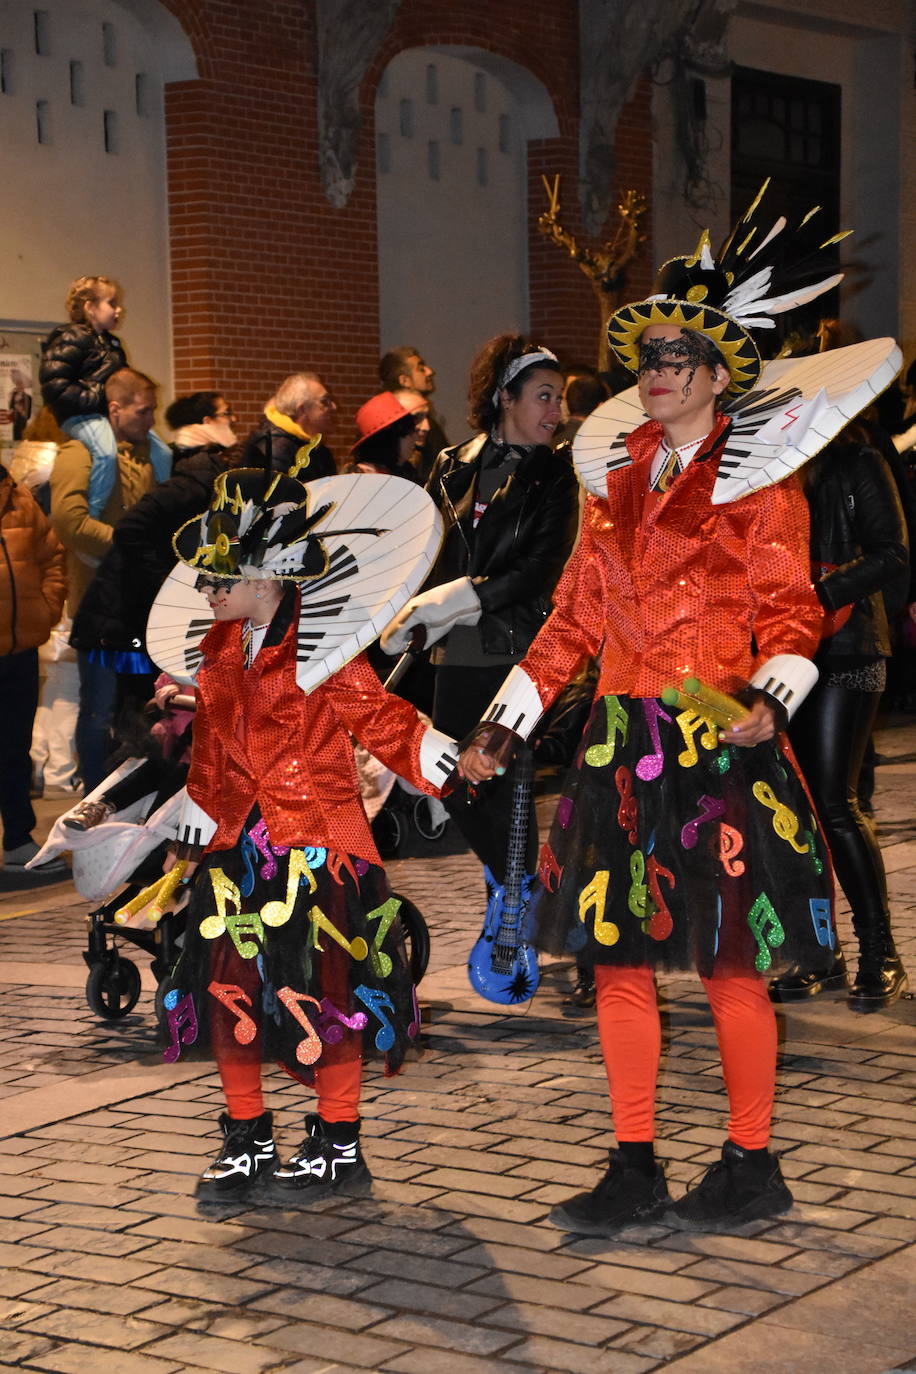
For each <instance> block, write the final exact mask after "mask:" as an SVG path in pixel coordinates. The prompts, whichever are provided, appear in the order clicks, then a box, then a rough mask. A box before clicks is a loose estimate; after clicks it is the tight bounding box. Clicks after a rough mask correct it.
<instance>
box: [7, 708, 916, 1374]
mask: <svg viewBox="0 0 916 1374" xmlns="http://www.w3.org/2000/svg"><path fill="white" fill-rule="evenodd" d="M879 749H880V751H881V753H882V755H883V756H885V758H886V759H887V760H888V761H887V762H885V763H883V764H882V766H881V767H880V768H879V770H878V781H879V790H878V805H877V810H878V817H879V822H880V826H881V835H882V842H883V844H884V852H885V859H886V861H887V867H888V872H889V876H890V883H891V890H892V897H893V910H894V913H895V918H896V927H897V932H898V935H899V937H900V939H899V943H900V946H901V951H902V953H903V954H904V958H905V959H906V960H907V962H908V965H909V968H910V969H911V970H912V971H913V974H914V984H916V820H914V817H913V797H914V793H916V788H914V779H916V724H910V723H909V722H902V723H898V724H897V725H896V727H895V728H891V729H888V730H887V731H885V732H884V733H883V734H882V735H881V737H880V740H879ZM430 854H431V855H432V857H430V858H421V859H407V860H402V861H400V862H398V863H396V864H393V865H390V866H389V871H390V873H391V877H392V882H393V885H394V886H395V887H396V888H397V889H398V890H399V891H401V892H403V893H405V894H406V895H408V896H410V897H412V898H413V899H414V900H415V901H416V902H417V904H418V905H419V906H420V908H421V909H422V910H423V911H424V912H425V913H426V915H427V918H428V920H429V923H430V926H431V929H432V934H433V959H432V964H431V972H430V973H429V974H428V976H427V978H426V979H425V980H424V983H423V985H422V988H421V1000H422V1001H423V1002H424V1003H425V1004H426V1005H427V1006H429V1008H430V1010H431V1016H432V1019H431V1022H430V1023H429V1024H428V1026H427V1027H426V1028H425V1040H426V1045H427V1049H426V1053H425V1054H424V1056H423V1058H422V1059H421V1060H420V1061H419V1062H417V1063H412V1064H411V1065H410V1066H409V1069H408V1071H407V1072H406V1073H405V1074H404V1075H402V1076H401V1077H399V1078H397V1079H394V1080H385V1079H383V1078H380V1077H378V1076H375V1075H374V1074H373V1075H372V1076H371V1077H370V1078H369V1082H368V1088H367V1092H366V1096H365V1116H364V1135H365V1143H366V1153H367V1156H368V1158H369V1161H370V1164H371V1167H372V1170H373V1174H374V1176H375V1184H374V1188H373V1193H372V1196H371V1198H369V1199H366V1200H361V1201H346V1200H343V1201H340V1202H333V1201H330V1202H325V1203H322V1204H318V1205H317V1206H316V1207H314V1208H310V1209H308V1210H302V1211H299V1210H288V1211H283V1210H278V1209H274V1208H270V1207H266V1206H247V1207H244V1208H243V1207H235V1208H226V1209H225V1211H224V1212H223V1213H222V1214H216V1219H214V1214H212V1213H211V1214H208V1215H207V1216H202V1215H201V1214H199V1212H198V1211H197V1209H196V1206H195V1203H194V1200H193V1198H192V1196H191V1193H192V1189H193V1186H194V1182H195V1180H196V1177H197V1174H198V1172H199V1170H200V1168H201V1166H202V1163H203V1161H205V1160H206V1158H207V1157H208V1156H209V1154H210V1153H211V1152H212V1150H213V1145H214V1142H215V1137H214V1135H213V1129H214V1121H215V1117H216V1115H217V1113H218V1111H219V1109H220V1104H221V1097H220V1093H219V1089H218V1086H217V1080H216V1078H215V1077H214V1075H213V1074H212V1073H210V1072H207V1071H206V1066H203V1065H200V1064H191V1065H179V1066H178V1067H177V1068H170V1067H168V1066H166V1065H165V1064H163V1062H162V1060H161V1058H159V1057H158V1056H157V1054H155V1053H154V1052H152V1051H151V1049H150V1045H151V1033H152V1025H153V1018H152V981H151V979H149V978H148V977H147V978H146V980H145V985H146V988H147V990H146V991H145V992H144V994H143V996H142V997H141V1001H140V1003H139V1004H138V1007H137V1009H136V1011H135V1012H134V1013H133V1014H131V1015H130V1016H128V1017H127V1018H125V1019H124V1020H123V1021H121V1022H117V1023H112V1022H101V1021H99V1020H98V1019H97V1018H96V1017H95V1016H94V1015H93V1014H92V1013H91V1012H90V1011H89V1009H88V1007H87V1005H86V1002H85V999H84V996H83V985H84V982H85V972H86V970H85V966H84V964H83V962H82V958H81V951H82V949H83V947H84V944H85V927H84V922H83V914H84V911H85V903H83V902H82V901H81V900H80V899H78V898H77V897H76V896H75V895H74V893H73V891H72V889H71V888H70V887H69V886H68V885H66V884H56V885H54V886H51V887H46V888H43V889H40V890H35V891H31V892H25V893H21V892H20V893H12V894H9V893H8V894H0V993H2V1003H0V1006H2V1009H3V1013H4V1014H3V1017H2V1020H0V1040H2V1041H3V1044H4V1050H5V1053H4V1062H3V1068H2V1070H0V1081H2V1082H3V1083H4V1085H5V1087H6V1096H5V1101H4V1112H3V1136H4V1139H2V1140H0V1266H3V1267H2V1268H0V1370H7V1369H28V1370H44V1371H62V1372H65V1374H66V1372H70V1374H96V1372H97V1370H98V1369H99V1368H103V1369H105V1370H106V1371H111V1374H177V1371H183V1370H188V1371H208V1370H212V1371H221V1372H225V1374H272V1372H273V1371H280V1370H283V1371H285V1372H286V1374H330V1372H331V1371H334V1374H348V1371H356V1370H359V1371H363V1374H365V1372H366V1371H373V1370H374V1371H385V1372H386V1374H388V1371H391V1372H392V1374H393V1372H395V1371H397V1372H398V1374H535V1372H536V1374H546V1371H551V1374H553V1372H555V1371H562V1372H564V1374H565V1372H566V1371H569V1374H641V1371H648V1370H655V1369H659V1368H663V1367H664V1368H665V1369H674V1370H677V1371H678V1372H679V1374H701V1372H702V1374H717V1371H722V1372H723V1374H724V1372H725V1371H729V1374H731V1372H732V1371H740V1374H757V1372H758V1371H761V1374H762V1372H763V1371H766V1372H767V1374H771V1372H774V1374H775V1371H780V1372H782V1371H785V1372H786V1374H788V1372H789V1371H791V1372H792V1374H795V1371H797V1370H801V1369H804V1370H806V1371H808V1372H809V1374H821V1372H822V1371H823V1374H827V1372H828V1371H829V1374H834V1372H835V1371H836V1370H837V1369H842V1370H843V1371H844V1374H877V1372H878V1371H890V1370H904V1369H906V1370H911V1371H916V1315H914V1309H913V1294H914V1291H916V1289H914V1281H916V1163H914V1151H913V1144H914V1141H916V1105H914V1087H916V1037H914V1034H913V1026H914V1022H916V1010H914V1009H916V1003H914V1002H913V1001H912V1000H909V999H907V1000H904V1001H901V1002H900V1003H899V1004H898V1005H897V1006H895V1007H894V1008H892V1009H891V1010H890V1011H889V1012H887V1013H886V1014H881V1015H874V1016H868V1017H863V1016H856V1015H854V1014H853V1013H851V1012H849V1011H848V1010H847V1008H846V1005H845V1002H844V1001H843V999H842V998H841V997H839V996H832V997H829V998H827V997H825V998H819V999H816V1000H815V1001H814V1002H812V1003H811V1004H810V1005H809V1006H803V1007H801V1008H799V1009H793V1008H791V1007H789V1008H783V1009H781V1010H780V1024H781V1027H782V1065H781V1070H780V1076H779V1098H778V1102H777V1126H776V1139H775V1145H776V1148H777V1149H779V1150H780V1151H782V1152H783V1169H784V1172H785V1174H786V1177H787V1179H788V1180H789V1181H790V1185H791V1187H792V1190H793V1193H794V1195H795V1199H796V1205H795V1207H794V1208H793V1210H792V1212H791V1213H789V1214H788V1215H787V1216H786V1217H785V1218H782V1219H780V1220H779V1221H777V1222H773V1223H763V1222H761V1223H755V1224H752V1225H749V1226H747V1227H745V1228H744V1229H743V1231H742V1233H741V1234H740V1235H734V1236H685V1235H683V1234H678V1233H672V1232H670V1231H668V1230H667V1229H666V1228H665V1227H662V1226H652V1227H646V1228H643V1229H642V1230H639V1231H635V1230H631V1231H629V1232H627V1233H626V1234H625V1237H624V1238H623V1239H617V1240H612V1241H601V1240H574V1239H572V1240H571V1239H569V1238H567V1237H566V1236H564V1235H563V1234H562V1233H561V1232H559V1231H556V1230H555V1229H554V1228H553V1227H551V1226H550V1225H549V1223H548V1222H547V1220H546V1217H547V1213H548V1211H549V1210H550V1208H551V1206H552V1205H553V1204H554V1203H555V1202H556V1201H558V1200H559V1199H561V1198H563V1197H565V1196H568V1195H569V1193H570V1192H571V1191H575V1190H576V1189H578V1188H581V1187H590V1186H592V1184H593V1183H594V1182H595V1181H596V1179H597V1177H598V1174H599V1172H600V1171H601V1169H602V1168H603V1163H604V1161H605V1155H606V1150H607V1147H608V1144H609V1121H608V1110H607V1092H606V1086H605V1082H604V1074H603V1069H602V1064H601V1057H600V1052H599V1049H598V1044H597V1036H596V1032H595V1024H594V1019H593V1016H592V1015H591V1014H590V1013H585V1014H581V1015H577V1016H570V1015H569V1014H568V1009H567V1008H564V1007H563V1004H562V997H563V994H564V992H565V991H566V990H567V988H568V986H569V983H570V977H571V970H570V965H569V964H568V963H567V962H564V961H554V962H553V963H549V964H548V965H547V967H546V968H545V970H544V978H543V984H542V990H541V991H540V992H539V994H538V996H537V999H536V1000H535V1003H534V1004H533V1006H532V1007H531V1009H530V1010H528V1011H527V1012H525V1011H522V1012H513V1013H507V1014H500V1013H497V1012H496V1009H495V1008H494V1007H492V1006H490V1005H488V1004H487V1003H484V1002H482V1001H480V1000H479V999H478V998H476V997H475V996H474V995H473V994H472V993H471V991H470V988H469V987H468V985H467V982H466V977H465V971H464V964H465V960H466V958H467V954H468V950H469V948H470V944H471V942H472V941H473V939H474V938H476V935H477V933H478V930H479V927H480V922H481V914H482V902H481V896H482V887H481V882H480V878H479V876H478V873H477V870H476V867H475V864H474V862H473V860H472V859H470V858H469V857H467V856H463V855H457V856H451V857H439V858H437V857H435V854H436V851H435V849H434V848H431V849H430ZM841 933H844V934H848V919H847V917H846V915H845V914H844V915H842V916H841ZM138 961H139V962H141V963H144V964H145V962H146V961H145V957H144V956H143V955H139V956H138ZM663 995H664V998H665V1002H666V1007H667V1016H666V1045H665V1058H664V1064H663V1074H662V1082H661V1095H660V1122H659V1125H660V1131H659V1134H660V1138H661V1150H660V1152H661V1153H662V1155H663V1156H664V1157H665V1158H666V1159H667V1161H668V1162H669V1168H668V1172H669V1181H670V1183H671V1186H672V1191H673V1192H675V1193H679V1192H680V1191H681V1190H682V1189H683V1188H684V1187H685V1186H687V1185H688V1184H690V1183H691V1182H692V1181H693V1180H695V1179H696V1178H697V1177H698V1176H699V1175H700V1174H701V1173H702V1172H703V1170H704V1169H705V1167H706V1166H707V1165H708V1164H709V1163H710V1162H711V1161H712V1160H713V1159H714V1158H716V1157H717V1156H718V1152H719V1148H720V1145H721V1141H722V1138H723V1132H724V1118H725V1112H724V1100H723V1094H722V1091H721V1085H720V1079H719V1074H718V1068H717V1056H716V1051H715V1045H714V1038H713V1034H712V1029H711V1023H710V1019H709V1016H708V1012H707V1008H706V1003H705V999H704V998H703V996H702V992H701V991H700V989H699V985H698V984H697V983H696V982H695V981H694V980H692V979H688V978H677V979H669V980H667V981H666V982H665V983H664V985H663ZM269 1088H270V1092H269V1105H270V1106H272V1107H273V1108H274V1110H275V1111H276V1113H277V1116H278V1126H279V1131H278V1135H279V1140H280V1145H281V1151H282V1150H283V1149H284V1148H286V1149H287V1150H288V1149H289V1147H290V1145H291V1144H293V1143H297V1142H298V1138H299V1136H300V1134H301V1120H300V1116H301V1112H302V1110H303V1107H302V1090H301V1089H299V1088H298V1087H297V1086H296V1085H295V1084H293V1083H291V1082H290V1081H289V1080H288V1079H285V1078H284V1077H283V1076H282V1075H280V1074H275V1075H273V1076H272V1077H271V1079H270V1082H269Z"/></svg>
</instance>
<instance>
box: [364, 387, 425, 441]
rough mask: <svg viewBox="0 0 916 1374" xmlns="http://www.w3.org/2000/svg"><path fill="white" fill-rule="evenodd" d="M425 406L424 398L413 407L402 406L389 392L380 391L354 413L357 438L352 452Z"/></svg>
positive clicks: (419, 399) (419, 397)
mask: <svg viewBox="0 0 916 1374" xmlns="http://www.w3.org/2000/svg"><path fill="white" fill-rule="evenodd" d="M427 404H428V402H427V401H426V399H425V397H422V396H418V397H417V399H416V401H415V402H414V404H413V405H411V406H409V407H408V406H403V405H402V404H401V402H400V401H398V400H397V399H396V398H395V397H394V396H393V395H392V393H391V392H390V391H380V392H379V393H378V395H377V396H370V397H369V399H368V401H366V403H365V404H364V405H361V406H360V408H359V410H358V411H357V412H356V428H357V429H358V430H359V438H358V439H357V441H356V443H355V444H354V445H353V449H354V451H355V450H356V449H358V448H359V446H360V444H361V443H362V442H363V441H364V440H365V439H371V437H372V435H373V434H378V433H379V431H380V430H383V429H387V428H388V427H389V425H396V424H397V422H398V421H399V420H404V419H406V417H407V416H408V415H412V414H413V413H414V411H417V410H423V409H424V407H425V406H426V405H427Z"/></svg>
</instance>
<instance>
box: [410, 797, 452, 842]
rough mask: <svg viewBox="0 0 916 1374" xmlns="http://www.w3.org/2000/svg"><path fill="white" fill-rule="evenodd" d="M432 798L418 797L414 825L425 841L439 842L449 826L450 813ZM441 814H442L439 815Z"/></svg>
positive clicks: (414, 809) (414, 808)
mask: <svg viewBox="0 0 916 1374" xmlns="http://www.w3.org/2000/svg"><path fill="white" fill-rule="evenodd" d="M434 800H435V799H434V798H432V797H417V800H416V801H415V802H414V804H413V823H414V825H415V826H416V827H417V831H418V833H419V834H420V835H422V836H423V838H424V840H438V839H439V837H440V836H441V835H443V834H444V833H445V827H446V826H447V825H448V812H447V811H446V809H445V807H444V806H443V805H442V803H441V802H436V803H435V804H434ZM437 813H441V814H437Z"/></svg>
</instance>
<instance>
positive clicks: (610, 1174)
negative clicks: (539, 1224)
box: [549, 1150, 671, 1236]
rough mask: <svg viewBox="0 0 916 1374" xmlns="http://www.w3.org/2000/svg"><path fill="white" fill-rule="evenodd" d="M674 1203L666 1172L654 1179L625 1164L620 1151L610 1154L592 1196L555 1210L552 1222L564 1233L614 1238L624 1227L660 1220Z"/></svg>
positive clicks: (579, 1195)
mask: <svg viewBox="0 0 916 1374" xmlns="http://www.w3.org/2000/svg"><path fill="white" fill-rule="evenodd" d="M670 1202H671V1195H670V1194H669V1192H668V1184H667V1183H666V1181H665V1171H664V1169H663V1168H662V1166H661V1165H660V1164H659V1163H656V1165H655V1176H654V1177H650V1176H649V1175H647V1174H645V1173H643V1171H642V1170H641V1169H634V1168H632V1167H630V1166H628V1165H627V1164H625V1163H624V1161H623V1158H622V1157H621V1155H620V1153H619V1151H617V1150H609V1151H608V1168H607V1172H606V1173H605V1175H604V1177H603V1178H602V1179H601V1181H600V1182H599V1183H598V1184H597V1185H596V1186H595V1187H594V1188H593V1189H592V1190H591V1192H590V1193H577V1194H576V1196H575V1197H571V1198H570V1199H569V1201H568V1202H562V1203H560V1205H559V1206H558V1207H554V1209H553V1211H552V1212H551V1213H550V1217H549V1220H550V1221H552V1222H553V1224H554V1226H558V1227H559V1228H560V1230H561V1231H574V1232H575V1233H576V1234H577V1235H580V1236H612V1235H614V1234H615V1232H617V1231H622V1230H623V1228H624V1227H625V1226H638V1225H639V1224H640V1223H643V1222H649V1221H654V1220H655V1219H656V1218H657V1217H660V1216H661V1214H662V1212H664V1210H665V1208H666V1207H667V1206H669V1204H670Z"/></svg>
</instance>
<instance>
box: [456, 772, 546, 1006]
mask: <svg viewBox="0 0 916 1374" xmlns="http://www.w3.org/2000/svg"><path fill="white" fill-rule="evenodd" d="M533 774H534V764H533V761H532V757H531V751H530V750H529V749H524V748H523V749H521V750H520V751H519V753H518V754H517V755H516V760H515V783H514V787H513V791H512V815H511V820H510V825H509V851H508V855H507V859H506V880H505V882H504V883H503V884H502V885H500V884H499V883H497V881H496V880H495V878H494V877H493V875H492V873H491V872H490V870H489V868H484V871H483V872H484V878H485V880H486V884H487V892H488V894H489V900H488V902H487V914H486V917H485V919H484V923H483V931H482V933H481V936H480V939H479V940H478V941H477V943H476V944H475V946H474V948H473V949H472V950H471V957H470V958H469V959H468V978H469V979H470V980H471V986H472V988H473V989H474V991H475V992H478V993H479V994H480V996H481V997H485V998H486V1000H487V1001H488V1002H499V1003H500V1004H501V1005H503V1006H507V1005H509V1004H511V1003H513V1002H527V1001H528V999H529V998H531V997H533V996H534V994H535V991H536V990H537V985H538V983H539V982H540V980H541V972H540V969H539V968H538V960H537V954H536V953H535V951H534V949H533V948H532V946H531V945H529V944H528V942H527V940H526V938H525V935H526V929H525V926H526V917H527V914H528V904H529V902H530V900H531V889H532V886H533V885H534V881H535V879H534V875H533V874H531V873H526V872H525V850H526V846H527V839H528V816H529V812H530V807H531V784H532V777H533Z"/></svg>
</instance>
